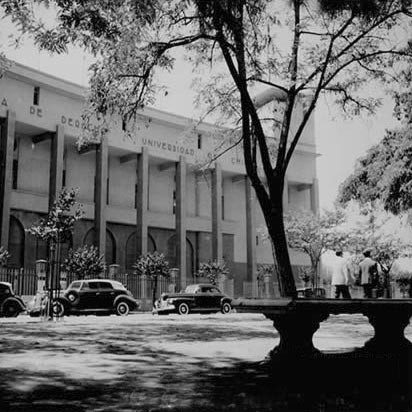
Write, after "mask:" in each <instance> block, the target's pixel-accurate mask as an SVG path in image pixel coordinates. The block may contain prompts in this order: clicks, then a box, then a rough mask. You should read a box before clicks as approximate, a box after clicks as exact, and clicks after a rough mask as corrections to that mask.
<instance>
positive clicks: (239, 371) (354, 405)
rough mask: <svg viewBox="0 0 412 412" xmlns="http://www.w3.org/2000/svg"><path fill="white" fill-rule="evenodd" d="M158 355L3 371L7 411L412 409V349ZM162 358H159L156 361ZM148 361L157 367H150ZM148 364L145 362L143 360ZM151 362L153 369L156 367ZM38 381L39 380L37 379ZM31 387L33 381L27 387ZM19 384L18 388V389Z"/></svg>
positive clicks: (0, 391) (0, 388) (2, 388)
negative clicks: (273, 356)
mask: <svg viewBox="0 0 412 412" xmlns="http://www.w3.org/2000/svg"><path fill="white" fill-rule="evenodd" d="M171 355H174V356H176V354H166V353H163V354H157V356H158V359H157V362H158V363H156V360H155V361H153V358H152V359H151V360H149V359H148V360H147V362H148V365H146V372H145V373H144V374H141V373H140V368H136V369H135V370H133V369H131V368H128V370H127V372H126V373H124V374H123V375H122V376H120V377H119V378H118V379H115V380H112V379H106V380H98V381H97V380H96V381H94V380H93V379H89V380H84V381H83V380H78V379H76V380H74V379H68V378H67V377H65V375H64V374H61V373H55V374H50V373H47V374H42V373H36V374H32V375H30V374H27V372H24V373H23V372H21V371H20V372H19V371H16V370H3V371H2V383H1V385H0V396H1V399H2V407H1V410H2V411H3V412H6V411H7V412H8V411H13V412H23V411H25V412H26V411H36V412H37V411H39V412H40V411H42V412H47V411H63V412H65V411H71V412H80V411H118V412H122V411H151V412H164V411H173V412H177V411H199V412H202V411H255V412H258V411H289V412H290V411H305V412H309V411H319V412H321V411H389V410H392V411H409V410H411V409H412V408H411V405H412V404H411V399H412V398H411V390H412V381H411V373H410V371H411V357H410V355H402V356H400V355H380V356H376V355H374V356H369V355H365V354H363V355H353V354H328V355H314V356H312V357H311V358H301V359H297V358H296V357H295V358H294V359H293V360H290V359H277V360H271V361H269V360H267V361H264V362H260V363H251V362H236V361H234V360H231V359H227V363H228V364H230V366H225V367H213V366H211V365H210V364H208V363H207V362H204V361H199V362H198V363H192V364H191V365H190V366H189V365H188V366H186V367H181V368H179V369H174V368H171V367H170V366H171V365H169V364H168V363H167V361H166V359H167V358H168V357H170V356H171ZM153 362H155V363H153ZM149 363H150V364H151V365H149ZM140 366H141V363H140ZM149 367H150V368H149ZM32 380H35V381H36V385H35V386H31V385H30V382H31V381H32ZM25 386H26V387H25ZM11 388H14V389H11Z"/></svg>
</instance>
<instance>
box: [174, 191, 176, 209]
mask: <svg viewBox="0 0 412 412" xmlns="http://www.w3.org/2000/svg"><path fill="white" fill-rule="evenodd" d="M173 214H176V190H173Z"/></svg>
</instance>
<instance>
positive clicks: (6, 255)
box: [0, 246, 10, 266]
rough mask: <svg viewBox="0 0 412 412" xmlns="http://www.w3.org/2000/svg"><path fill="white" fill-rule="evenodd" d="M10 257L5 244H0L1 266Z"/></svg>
mask: <svg viewBox="0 0 412 412" xmlns="http://www.w3.org/2000/svg"><path fill="white" fill-rule="evenodd" d="M9 257H10V254H9V252H8V251H7V250H6V249H4V247H3V246H0V266H1V265H4V264H5V263H6V262H7V259H8V258H9Z"/></svg>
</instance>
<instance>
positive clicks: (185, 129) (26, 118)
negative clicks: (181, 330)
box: [0, 64, 318, 295]
mask: <svg viewBox="0 0 412 412" xmlns="http://www.w3.org/2000/svg"><path fill="white" fill-rule="evenodd" d="M85 93H86V90H85V89H84V88H82V87H80V86H78V85H76V84H73V83H70V82H67V81H64V80H62V79H58V78H56V77H53V76H50V75H47V74H45V73H41V72H39V71H36V70H33V69H31V68H28V67H25V66H22V65H19V64H14V65H13V66H12V67H11V68H10V70H8V71H7V72H6V73H5V75H4V76H3V78H1V79H0V125H1V129H0V130H1V145H0V161H1V175H0V208H1V210H0V244H1V245H2V246H3V247H5V248H7V249H8V250H9V252H10V254H11V257H10V259H9V264H10V265H13V266H17V267H27V266H32V265H34V262H35V261H36V260H37V259H43V258H45V257H46V256H47V249H46V245H45V244H44V243H43V242H41V241H39V240H37V239H36V238H34V237H33V236H32V235H29V234H28V233H27V232H26V229H28V228H29V227H30V226H32V225H33V224H34V223H36V222H37V221H38V220H39V218H40V217H41V216H44V215H45V214H47V212H48V210H49V207H50V205H51V204H52V202H53V200H54V199H55V197H56V195H57V193H59V191H60V190H61V188H62V187H67V188H78V201H79V202H80V203H82V204H83V210H84V212H85V215H84V219H82V220H81V221H79V222H77V223H76V226H75V230H74V233H73V237H72V239H71V240H69V241H68V242H67V244H65V245H64V248H63V255H64V254H66V253H67V250H68V249H69V248H77V247H79V246H81V245H83V244H95V245H97V246H98V247H99V250H100V252H101V253H104V254H105V258H106V263H107V264H117V265H119V267H120V270H121V271H132V270H133V268H132V266H133V263H134V262H135V261H136V257H137V256H139V255H141V254H145V253H147V252H150V251H155V250H157V251H159V252H163V253H165V254H166V256H167V258H168V260H169V263H170V264H171V266H172V267H177V268H179V269H180V284H181V286H184V285H185V284H188V283H192V282H193V280H194V278H193V276H194V273H195V271H196V269H197V268H198V266H199V263H200V262H206V261H209V260H211V259H217V260H224V261H225V263H226V264H227V266H228V267H229V269H230V273H231V275H230V276H232V277H233V278H234V283H235V294H236V295H241V294H242V290H243V284H244V282H251V281H253V280H254V279H255V277H256V264H257V263H267V264H270V263H272V251H271V247H270V244H269V243H268V242H264V241H262V239H261V237H260V236H259V233H260V229H261V228H262V227H263V226H264V219H263V215H262V212H261V210H260V208H259V205H258V204H257V202H256V200H255V197H254V193H253V189H252V188H251V185H250V182H249V180H248V179H247V177H246V173H245V168H244V163H243V158H242V154H241V152H239V151H238V150H237V149H232V150H230V151H228V152H227V153H225V155H224V156H222V157H220V158H219V159H218V160H217V161H215V162H213V163H212V164H211V165H210V167H209V168H208V169H207V170H205V169H202V170H200V169H199V167H198V165H199V163H200V162H201V161H202V160H204V159H207V158H208V156H210V153H211V151H213V147H214V138H213V134H214V130H216V128H215V127H214V126H213V125H210V124H196V127H195V128H194V123H193V122H192V121H191V120H190V119H187V118H184V117H180V116H176V115H173V114H170V113H166V112H162V111H159V110H155V109H152V108H145V109H143V110H142V111H141V113H140V114H139V116H138V120H137V122H136V124H133V127H130V126H129V125H127V124H125V123H124V122H122V121H121V120H119V119H114V120H113V121H111V123H110V130H109V132H108V135H107V138H106V139H104V140H103V141H102V143H101V144H94V145H90V146H89V147H88V148H87V150H81V151H80V152H79V151H78V149H77V145H76V139H77V136H78V135H79V132H80V131H81V129H82V127H84V124H83V122H82V117H81V114H82V109H83V105H84V96H85ZM302 113H303V108H301V111H300V112H299V111H298V114H297V116H300V115H302ZM295 120H296V119H295ZM316 156H317V155H316V146H315V136H314V126H313V119H311V121H310V123H309V125H308V126H307V127H306V130H305V132H304V135H303V137H302V139H301V143H300V144H299V146H298V148H297V150H296V152H295V155H294V157H293V159H292V161H291V164H290V167H289V172H288V176H287V182H286V184H285V192H284V205H285V208H286V209H288V208H291V207H299V208H302V207H303V208H308V209H312V210H313V211H314V212H317V211H318V186H317V179H316ZM291 258H292V262H293V265H295V266H297V265H306V264H308V261H307V260H306V259H305V257H304V256H302V255H299V254H298V253H295V252H294V251H291Z"/></svg>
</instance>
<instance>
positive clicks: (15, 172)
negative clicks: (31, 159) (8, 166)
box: [12, 159, 19, 190]
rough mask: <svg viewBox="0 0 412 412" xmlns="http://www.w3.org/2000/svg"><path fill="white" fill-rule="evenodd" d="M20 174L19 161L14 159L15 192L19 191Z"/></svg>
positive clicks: (13, 185) (13, 184)
mask: <svg viewBox="0 0 412 412" xmlns="http://www.w3.org/2000/svg"><path fill="white" fill-rule="evenodd" d="M18 174H19V160H18V159H13V182H12V189H13V190H17V179H18Z"/></svg>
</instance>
